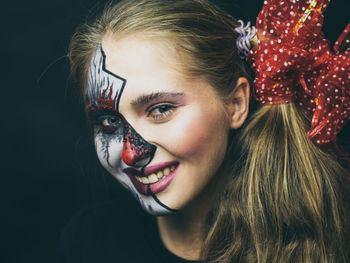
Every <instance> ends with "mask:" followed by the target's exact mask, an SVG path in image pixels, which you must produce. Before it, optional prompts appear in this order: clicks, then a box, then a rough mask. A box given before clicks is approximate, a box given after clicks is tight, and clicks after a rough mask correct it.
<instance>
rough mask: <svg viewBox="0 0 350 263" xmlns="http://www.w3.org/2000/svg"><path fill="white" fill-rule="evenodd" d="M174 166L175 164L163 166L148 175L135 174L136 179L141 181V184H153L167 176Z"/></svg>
mask: <svg viewBox="0 0 350 263" xmlns="http://www.w3.org/2000/svg"><path fill="white" fill-rule="evenodd" d="M175 168H176V166H175V165H172V166H170V168H169V167H165V168H164V169H163V170H162V171H158V172H157V173H152V174H150V175H148V176H147V177H146V176H135V177H136V180H137V181H139V182H141V183H143V184H153V183H156V182H158V181H159V180H161V179H164V178H165V177H167V176H168V175H169V174H170V173H171V172H172V171H174V170H175Z"/></svg>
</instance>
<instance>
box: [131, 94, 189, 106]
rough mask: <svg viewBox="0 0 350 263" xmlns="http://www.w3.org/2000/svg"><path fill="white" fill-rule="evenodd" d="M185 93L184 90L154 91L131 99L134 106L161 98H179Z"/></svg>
mask: <svg viewBox="0 0 350 263" xmlns="http://www.w3.org/2000/svg"><path fill="white" fill-rule="evenodd" d="M183 95H184V94H183V93H182V92H153V93H151V94H145V95H141V96H139V97H137V98H136V99H134V100H132V101H131V105H132V106H134V107H137V106H142V105H145V104H148V103H150V102H153V101H155V100H159V99H168V98H177V97H181V96H183Z"/></svg>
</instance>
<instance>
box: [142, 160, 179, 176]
mask: <svg viewBox="0 0 350 263" xmlns="http://www.w3.org/2000/svg"><path fill="white" fill-rule="evenodd" d="M177 164H178V162H174V161H172V162H164V163H157V164H154V165H150V166H147V167H146V168H145V172H144V175H146V176H147V175H149V174H151V173H156V172H158V171H159V170H163V169H164V168H165V167H167V166H171V165H177Z"/></svg>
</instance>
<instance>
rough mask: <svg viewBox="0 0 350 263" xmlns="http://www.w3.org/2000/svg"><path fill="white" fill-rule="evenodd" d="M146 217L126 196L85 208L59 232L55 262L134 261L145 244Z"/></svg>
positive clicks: (147, 217) (147, 218)
mask: <svg viewBox="0 0 350 263" xmlns="http://www.w3.org/2000/svg"><path fill="white" fill-rule="evenodd" d="M148 220H150V219H149V216H148V215H146V214H145V213H144V212H143V211H142V210H141V208H140V207H139V206H138V204H137V203H136V202H133V200H129V199H118V200H113V201H109V202H104V203H101V204H96V205H93V206H90V207H87V208H84V209H82V210H80V211H79V212H78V213H77V214H76V215H75V216H73V218H72V219H71V220H70V221H69V223H68V224H67V225H66V226H65V228H64V229H63V231H62V234H61V238H60V243H59V248H58V258H57V259H58V262H59V263H63V262H64V263H68V262H74V263H78V262H86V263H90V262H106V263H107V262H137V260H138V259H141V258H139V256H138V254H139V252H141V251H142V250H144V247H145V243H146V240H145V237H146V234H145V230H146V227H145V222H147V221H148ZM139 262H144V261H143V260H142V259H141V260H140V261H139Z"/></svg>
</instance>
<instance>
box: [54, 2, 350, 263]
mask: <svg viewBox="0 0 350 263" xmlns="http://www.w3.org/2000/svg"><path fill="white" fill-rule="evenodd" d="M304 2H305V3H304ZM304 2H303V1H300V3H298V5H300V10H303V8H302V7H303V5H306V6H307V4H306V1H304ZM274 3H275V2H274V1H271V3H270V4H271V5H272V4H274ZM265 4H266V8H267V9H266V10H270V11H271V10H276V9H274V8H272V7H269V6H268V3H267V2H266V3H265ZM316 7H317V2H316V4H315V5H310V7H309V9H310V10H311V11H313V9H312V8H316ZM276 8H277V7H276ZM278 8H279V7H278ZM278 8H277V9H278ZM309 9H307V10H309ZM266 10H265V9H263V12H266ZM281 10H282V9H281ZM298 10H299V9H298ZM300 10H299V11H300ZM304 10H305V8H304ZM315 10H316V9H315ZM311 11H310V12H311ZM263 12H262V14H263ZM292 12H293V13H294V11H293V10H292V11H291V12H288V13H292ZM300 12H302V11H300ZM307 12H309V11H307ZM310 12H309V13H310ZM315 12H316V11H315ZM317 12H321V9H317ZM305 14H306V13H305ZM305 14H303V13H301V14H300V16H301V18H300V20H296V21H297V22H296V25H297V26H298V27H297V29H298V30H299V28H300V27H302V22H300V21H305V20H306V19H304V20H303V19H302V18H303V16H305ZM271 17H272V16H271ZM274 17H275V16H274ZM293 19H294V20H295V18H293V17H292V18H291V21H294V20H293ZM278 22H279V21H278ZM259 23H260V22H259ZM276 24H280V23H273V25H276ZM246 31H247V32H246ZM287 31H288V30H285V32H287ZM269 32H271V34H272V33H273V32H274V29H270V30H269ZM246 33H247V34H246ZM254 34H255V30H251V29H249V28H247V27H246V28H244V27H243V26H241V27H239V23H237V22H236V20H235V19H234V18H232V17H231V16H229V15H228V14H226V13H225V12H224V11H222V10H220V9H219V8H217V7H216V6H214V5H213V4H211V3H210V2H208V1H206V0H179V1H171V0H159V1H158V0H155V1H154V0H131V1H130V0H128V1H126V0H125V1H121V2H120V3H118V4H116V5H112V6H108V7H106V9H105V10H104V12H103V14H102V16H101V17H100V18H99V19H97V20H96V21H94V22H93V23H91V24H89V25H84V26H82V27H81V28H79V29H78V30H77V32H76V34H75V35H74V37H73V40H72V43H71V47H70V52H69V57H70V61H71V66H72V74H73V75H74V76H75V77H76V79H77V83H78V84H79V86H80V87H81V89H82V94H83V96H84V99H85V103H86V106H87V107H86V108H87V112H88V114H89V116H90V118H91V120H92V124H93V130H94V140H95V148H96V152H97V155H98V158H99V160H100V162H101V164H102V165H103V166H104V167H105V168H106V169H107V170H108V171H109V172H110V173H111V174H112V175H113V176H114V177H115V178H116V179H117V180H118V181H119V182H120V183H121V184H122V185H123V186H125V188H126V189H128V190H129V191H130V192H131V193H132V194H133V195H134V196H135V198H136V199H137V200H138V201H139V203H140V204H141V206H142V207H143V209H144V210H145V211H146V212H148V213H149V214H151V215H153V216H155V218H156V219H155V221H153V220H152V219H150V218H149V217H148V216H147V215H146V214H143V213H140V214H137V216H136V218H138V219H139V218H140V220H141V221H138V222H136V223H135V221H134V218H135V216H134V215H133V214H132V213H131V214H130V215H127V214H124V212H123V210H122V209H121V208H120V207H121V206H123V205H120V204H118V205H116V206H114V207H108V209H111V210H112V212H111V211H109V210H108V209H106V208H104V209H102V211H101V209H100V210H98V211H99V212H98V213H91V212H89V211H84V212H83V215H82V214H81V215H79V216H77V217H75V219H73V221H72V222H73V223H71V224H70V225H69V226H68V227H67V228H66V230H65V232H64V233H63V235H62V243H61V247H60V254H59V255H60V260H61V262H118V260H119V261H120V260H122V261H123V260H125V259H126V260H127V262H187V261H190V260H201V261H203V262H212V263H213V262H276V263H277V262H346V260H347V257H348V247H349V246H348V245H349V239H348V237H349V235H348V233H349V225H348V220H349V212H350V208H349V204H347V203H346V198H347V195H348V190H349V186H348V178H347V171H345V170H344V169H343V168H342V167H341V166H340V165H339V163H338V161H337V160H336V159H337V156H336V155H335V154H331V153H330V152H331V151H329V153H327V151H328V150H326V149H322V150H321V148H320V147H319V146H316V145H315V144H314V143H313V142H312V141H311V139H313V136H310V134H309V137H308V135H307V129H308V128H307V127H308V124H307V123H308V118H310V116H312V114H313V111H315V108H314V110H313V111H312V110H311V108H310V109H309V111H308V110H307V109H305V111H304V109H303V108H301V106H302V105H303V103H305V101H304V100H301V101H298V103H293V100H292V98H294V97H293V96H294V95H295V94H296V93H297V92H299V93H301V92H302V91H300V90H298V91H295V92H294V90H293V91H291V89H292V86H290V85H289V86H287V88H285V87H284V86H283V84H284V83H285V82H286V81H290V82H288V83H287V84H290V83H293V85H294V84H295V85H296V86H299V84H296V83H294V82H293V80H294V76H295V71H291V72H292V73H291V72H286V69H284V68H283V70H284V71H285V72H284V73H285V75H283V76H281V75H280V74H279V73H280V72H281V67H282V66H281V65H285V67H286V68H288V66H289V65H290V63H292V62H290V61H293V60H292V56H291V57H290V61H288V62H285V63H283V61H282V63H277V62H278V59H274V58H277V55H279V53H284V52H285V53H286V54H287V55H286V56H288V55H289V53H288V49H286V51H285V50H284V49H283V48H279V49H276V50H277V51H276V52H277V54H275V55H274V54H273V53H272V54H271V59H273V61H275V62H276V61H277V62H276V63H277V64H276V65H277V66H275V68H274V69H272V64H271V66H270V64H266V65H267V68H266V70H264V71H263V70H261V71H260V69H264V67H265V64H264V63H263V62H264V59H266V60H268V59H269V57H265V54H267V53H268V52H273V51H274V50H273V48H271V49H269V48H268V47H266V48H264V49H262V52H261V53H262V54H260V53H259V50H260V49H258V48H255V49H254V52H252V53H251V58H250V59H251V60H252V65H253V68H254V69H257V70H256V78H257V81H256V84H257V90H256V92H255V94H254V95H255V97H256V98H257V99H258V100H259V101H260V103H261V104H263V105H265V104H266V103H265V102H266V101H268V102H271V101H274V102H275V101H277V103H268V104H269V105H267V106H264V107H262V108H260V109H257V112H256V113H255V114H254V116H253V117H252V118H251V120H250V121H249V123H248V124H247V125H245V127H244V129H243V130H242V132H241V136H240V137H239V139H237V136H236V135H237V134H238V132H239V129H240V128H241V127H242V125H243V124H244V123H245V121H246V119H247V117H248V112H249V111H250V113H251V114H252V113H253V112H254V110H255V109H252V108H251V109H250V110H249V102H250V90H251V88H252V85H251V82H250V75H249V74H248V73H247V70H246V64H245V61H244V60H242V59H240V57H241V56H242V54H246V53H247V52H248V48H249V46H250V42H249V38H251V37H253V35H254ZM245 35H248V37H247V36H245ZM265 35H266V31H263V32H262V33H261V32H260V31H258V37H259V36H264V37H262V38H261V40H260V39H259V41H260V42H261V41H264V40H265V39H268V37H267V36H265ZM277 37H280V36H279V35H278V36H277ZM240 39H243V42H242V41H241V40H240ZM244 39H245V40H244ZM238 40H239V41H241V42H238V46H239V47H240V49H238V48H237V46H236V43H237V41H238ZM275 42H276V43H280V42H281V40H280V39H278V40H275V39H274V40H271V41H270V42H269V44H271V45H272V44H273V43H275ZM258 47H259V48H260V47H265V46H264V43H260V44H259V45H258ZM273 47H274V46H273ZM271 50H272V51H271ZM291 50H293V49H291ZM289 52H291V51H289ZM305 52H306V51H305ZM294 57H295V56H294ZM259 62H261V64H262V65H260V64H258V63H259ZM267 63H270V62H269V61H268V62H267ZM271 63H272V62H271ZM298 63H302V61H300V62H298ZM278 65H280V66H278ZM310 65H311V64H310ZM310 65H309V67H310V69H308V70H309V71H311V66H310ZM317 66H320V64H317ZM309 67H307V66H305V67H303V68H309ZM297 68H298V67H297V66H296V69H297ZM273 70H276V72H277V73H276V74H277V75H276V76H277V77H276V79H273V77H271V74H272V73H267V72H273ZM320 72H323V71H320ZM269 74H270V75H269ZM303 74H304V75H305V74H306V73H305V72H303ZM312 74H313V75H311V76H312V77H310V79H312V78H315V77H316V75H317V71H315V70H314V71H313V73H312ZM304 75H302V76H304ZM302 76H300V79H302ZM270 78H271V79H273V81H276V82H268V81H270V80H271V79H270ZM340 78H341V76H340ZM344 79H345V78H344ZM283 81H284V82H283ZM265 83H269V84H271V83H272V84H271V87H270V89H268V91H271V94H270V93H266V94H265ZM301 84H302V83H301ZM305 85H306V83H305ZM315 85H316V84H315ZM304 90H307V88H305V89H304ZM282 91H283V92H284V93H283V94H282V95H281V92H282ZM274 96H275V97H274ZM307 96H310V94H309V93H308V94H307V95H304V96H303V94H302V93H301V95H300V98H309V97H307ZM300 98H299V99H300ZM317 101H318V100H317ZM285 102H286V103H288V104H281V103H285ZM271 104H277V105H271ZM297 105H298V106H297ZM316 105H318V104H316ZM299 106H300V107H299ZM310 114H311V115H310ZM342 116H344V115H342ZM347 119H348V116H347V117H344V120H343V122H344V121H346V120H347ZM314 123H315V116H314V118H313V125H314ZM328 128H329V127H328ZM322 129H323V128H320V132H323V130H322ZM310 138H311V139H310ZM315 138H316V139H317V141H316V143H317V144H319V138H318V137H317V136H316V137H315ZM324 138H325V137H324ZM327 138H328V137H327ZM333 139H334V138H330V139H329V141H331V140H333ZM325 142H326V141H325V140H323V141H322V143H325ZM106 210H108V211H107V212H106ZM96 214H97V216H96ZM143 221H146V222H150V223H147V224H146V226H144V227H142V226H143ZM125 222H127V223H126V224H130V225H132V226H134V225H137V226H136V227H135V230H134V231H133V230H132V229H130V231H128V232H127V233H126V232H125V229H123V226H124V225H123V224H125ZM140 222H142V223H140ZM140 225H141V226H140ZM154 226H156V227H154ZM92 229H96V230H94V232H92ZM136 229H137V230H136ZM110 232H112V233H115V234H114V235H111V234H110ZM77 233H78V234H77ZM149 234H150V235H151V236H153V237H156V238H155V239H154V238H153V239H150V238H147V237H149ZM157 238H158V239H157ZM72 239H73V241H72ZM74 240H76V241H74ZM96 240H98V242H97V241H96ZM82 241H83V242H82ZM150 243H152V245H150ZM152 246H153V248H152ZM163 246H164V247H163ZM134 248H135V250H136V251H137V250H139V251H141V252H140V253H139V254H138V253H136V254H135V253H133V250H134ZM150 251H151V252H150ZM152 251H153V252H152ZM134 254H135V255H134ZM160 254H161V255H160ZM106 255H108V256H106ZM102 259H103V260H102Z"/></svg>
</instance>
